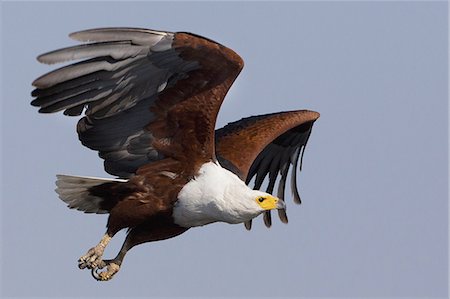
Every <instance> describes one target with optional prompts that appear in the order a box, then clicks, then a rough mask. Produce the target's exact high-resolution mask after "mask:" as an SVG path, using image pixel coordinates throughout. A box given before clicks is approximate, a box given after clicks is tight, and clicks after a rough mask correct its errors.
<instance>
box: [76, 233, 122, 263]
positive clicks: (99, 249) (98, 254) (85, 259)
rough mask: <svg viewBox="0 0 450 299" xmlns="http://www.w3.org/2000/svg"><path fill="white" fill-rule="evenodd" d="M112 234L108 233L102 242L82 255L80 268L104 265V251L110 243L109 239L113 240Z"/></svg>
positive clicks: (79, 261)
mask: <svg viewBox="0 0 450 299" xmlns="http://www.w3.org/2000/svg"><path fill="white" fill-rule="evenodd" d="M112 237H113V236H112V234H110V233H106V234H105V235H104V236H103V238H102V239H101V240H100V242H99V243H98V244H97V245H96V246H95V247H92V248H91V249H89V250H88V252H87V253H86V254H85V255H83V256H82V257H80V259H79V260H78V268H80V269H84V268H88V269H94V268H97V267H99V266H102V267H104V264H105V263H104V261H103V260H102V256H103V252H104V251H105V247H106V246H107V245H108V243H109V241H111V238H112Z"/></svg>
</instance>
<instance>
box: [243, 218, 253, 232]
mask: <svg viewBox="0 0 450 299" xmlns="http://www.w3.org/2000/svg"><path fill="white" fill-rule="evenodd" d="M244 226H245V229H246V230H251V229H252V219H250V220H249V221H245V222H244Z"/></svg>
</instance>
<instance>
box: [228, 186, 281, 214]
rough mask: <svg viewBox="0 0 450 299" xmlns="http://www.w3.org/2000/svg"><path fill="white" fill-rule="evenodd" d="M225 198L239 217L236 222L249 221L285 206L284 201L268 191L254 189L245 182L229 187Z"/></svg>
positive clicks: (229, 206)
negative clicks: (263, 213)
mask: <svg viewBox="0 0 450 299" xmlns="http://www.w3.org/2000/svg"><path fill="white" fill-rule="evenodd" d="M241 182H242V181H241ZM224 200H225V201H226V202H228V203H229V204H228V208H229V209H230V210H231V211H233V212H234V213H232V214H234V216H236V218H239V221H236V222H244V221H248V220H250V219H253V218H255V217H256V216H258V215H259V214H261V213H262V212H265V211H268V210H273V209H284V208H285V204H284V201H282V200H280V199H278V198H277V197H275V196H272V195H270V194H268V193H266V192H262V191H259V190H253V189H251V188H249V187H248V186H247V185H245V184H244V183H243V182H242V184H235V185H231V186H230V187H229V188H227V189H226V190H225V194H224ZM231 211H228V212H231Z"/></svg>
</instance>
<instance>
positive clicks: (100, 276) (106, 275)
mask: <svg viewBox="0 0 450 299" xmlns="http://www.w3.org/2000/svg"><path fill="white" fill-rule="evenodd" d="M105 266H106V270H105V271H100V269H103V268H104V267H105ZM119 270H120V261H117V260H107V261H103V263H102V264H101V265H100V266H98V267H96V268H92V270H91V274H92V277H94V278H95V279H96V280H98V281H108V280H110V279H111V278H113V276H114V275H115V274H116V273H117V272H119Z"/></svg>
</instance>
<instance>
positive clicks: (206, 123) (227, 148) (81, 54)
mask: <svg viewBox="0 0 450 299" xmlns="http://www.w3.org/2000/svg"><path fill="white" fill-rule="evenodd" d="M70 37H71V38H73V39H75V40H78V41H81V42H84V43H82V44H80V45H77V46H73V47H68V48H64V49H60V50H55V51H52V52H49V53H46V54H42V55H40V56H39V57H38V58H37V59H38V61H39V62H42V63H45V64H54V63H61V62H67V61H73V60H79V61H78V62H76V63H73V64H70V65H67V66H64V67H62V68H59V69H56V70H54V71H51V72H49V73H47V74H45V75H43V76H41V77H39V78H37V79H36V80H35V81H34V82H33V83H32V84H33V86H34V87H35V89H34V90H33V92H32V96H33V97H34V100H33V101H32V102H31V104H32V105H33V106H37V107H39V108H40V109H39V112H41V113H53V112H58V111H63V113H64V114H65V115H69V116H79V115H81V114H84V117H83V118H81V119H80V120H79V122H78V124H77V132H78V137H79V139H80V141H81V143H82V144H83V145H85V146H87V147H88V148H90V149H93V150H95V151H98V152H99V156H100V157H101V158H102V159H104V166H105V170H106V172H108V173H109V174H111V175H114V176H115V177H116V178H115V179H103V178H93V177H80V176H68V175H58V176H57V181H56V186H57V189H56V192H57V193H58V194H59V197H60V198H61V199H62V200H63V201H64V202H65V203H67V205H68V207H70V208H74V209H77V210H80V211H83V212H85V213H97V214H103V213H108V214H109V218H108V222H107V230H106V233H105V235H104V236H103V238H102V239H101V241H100V242H99V243H98V244H97V245H96V246H94V247H93V248H91V249H89V251H88V252H87V253H86V254H85V255H83V256H82V257H81V258H80V259H79V260H78V266H79V268H80V269H85V268H87V269H90V270H91V273H92V275H93V277H94V278H95V279H97V280H102V281H104V280H110V279H111V278H112V277H113V276H114V275H115V274H116V273H117V272H118V271H119V269H120V266H121V264H122V262H123V259H124V257H125V254H126V253H127V251H128V250H130V249H131V248H132V247H133V246H136V245H138V244H142V243H145V242H151V241H158V240H164V239H168V238H172V237H175V236H177V235H179V234H182V233H184V232H185V231H187V230H188V229H189V228H191V227H196V226H202V225H206V224H210V223H214V222H226V223H231V224H235V223H244V224H245V227H246V228H247V229H248V230H250V228H251V223H252V219H253V218H255V217H257V216H258V215H260V214H264V223H265V224H266V226H268V227H270V225H271V222H272V220H271V213H270V212H271V210H277V212H278V215H279V216H280V219H281V221H282V222H284V223H287V221H288V218H287V215H286V209H285V202H284V193H285V185H286V179H287V176H288V172H289V168H290V166H291V165H292V166H293V169H292V171H291V172H290V173H291V179H290V181H291V189H292V192H293V198H294V202H296V203H300V196H299V194H298V191H297V185H296V184H297V183H296V181H297V179H296V172H297V168H300V169H301V160H302V157H303V152H304V149H305V146H306V143H307V141H308V138H309V136H310V134H311V128H312V125H313V123H314V121H315V120H317V118H318V117H319V113H317V112H314V111H308V110H298V111H289V112H280V113H272V114H266V115H259V116H252V117H248V118H244V119H241V120H239V121H235V122H232V123H229V124H227V125H226V126H225V127H223V128H221V129H217V130H215V124H216V118H217V114H218V112H219V109H220V105H221V104H222V101H223V100H224V97H225V95H226V94H227V92H228V90H229V89H230V87H231V85H232V84H233V82H234V80H235V79H236V77H237V76H238V74H239V72H240V71H241V69H242V67H243V60H242V59H241V57H239V55H237V54H236V53H235V52H234V51H232V50H231V49H229V48H227V47H225V46H223V45H221V44H219V43H217V42H215V41H212V40H210V39H207V38H204V37H201V36H198V35H195V34H192V33H185V32H177V33H173V32H165V31H155V30H149V29H138V28H99V29H91V30H85V31H80V32H75V33H72V34H70ZM267 175H268V178H269V181H268V186H267V189H266V192H263V191H260V190H259V189H260V188H261V186H262V183H263V181H264V179H265V178H266V177H267ZM254 177H255V181H254V182H255V185H254V189H251V188H250V187H248V186H247V184H248V183H249V182H250V181H251V180H252V178H254ZM277 181H278V185H277V186H278V190H277V192H276V196H274V195H271V193H273V190H274V186H275V183H276V182H277ZM125 228H127V229H128V233H127V236H126V239H125V241H124V243H123V245H122V248H121V249H120V251H119V253H118V254H117V256H116V257H115V258H113V259H110V260H106V259H103V252H104V250H105V247H106V246H107V245H108V243H109V241H110V240H111V238H112V237H113V236H114V235H115V234H116V233H117V232H118V231H120V230H122V229H125Z"/></svg>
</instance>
